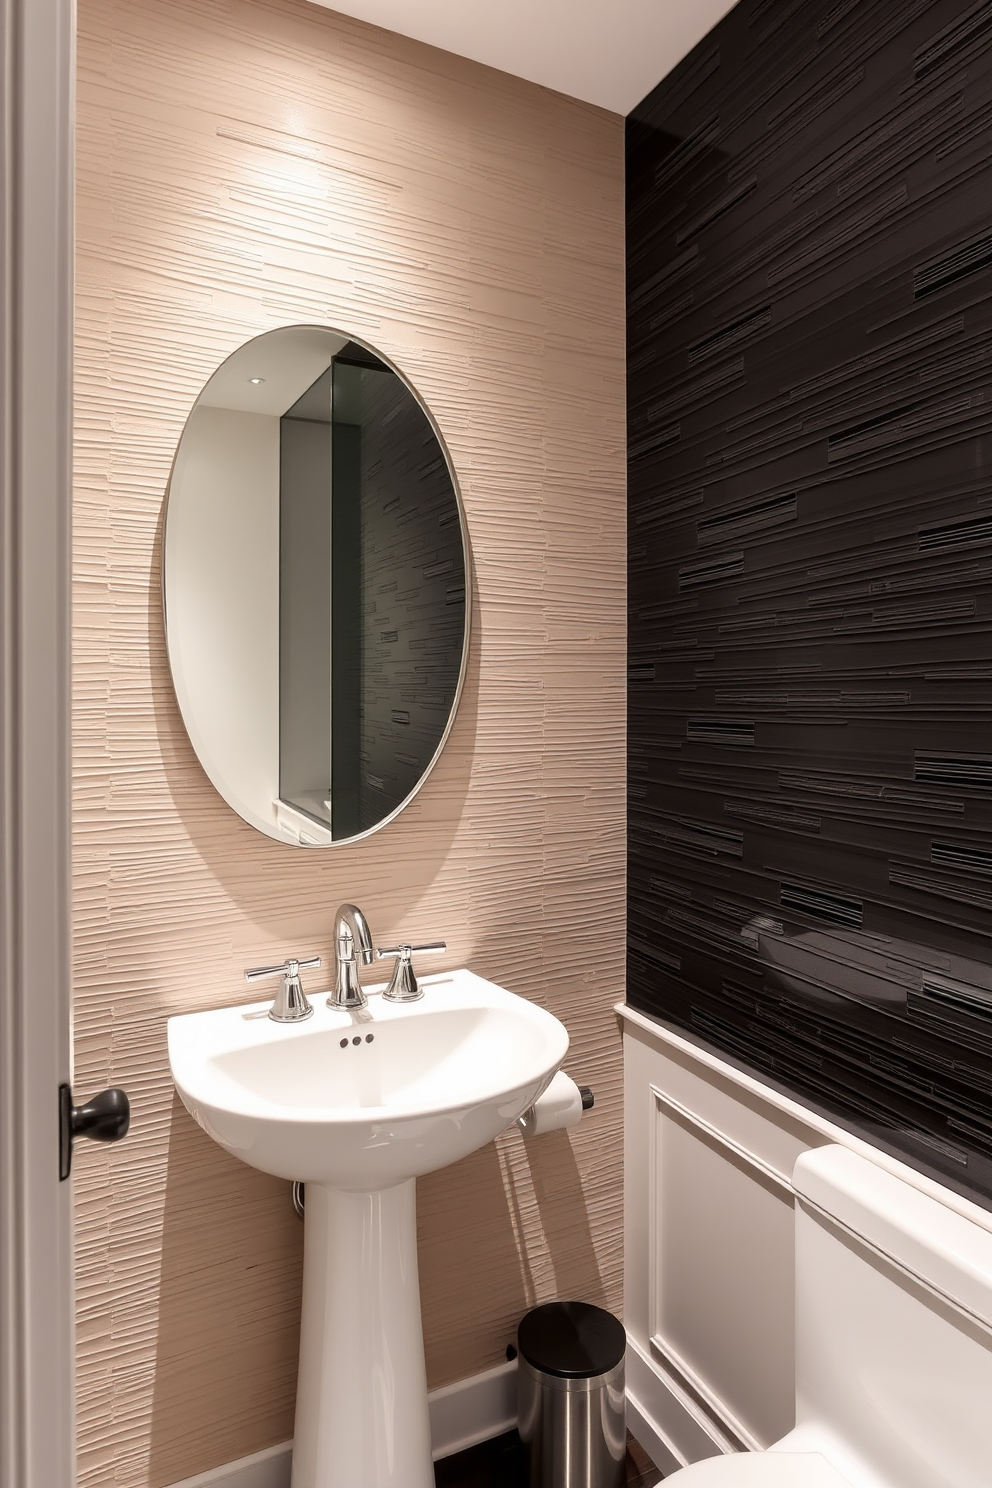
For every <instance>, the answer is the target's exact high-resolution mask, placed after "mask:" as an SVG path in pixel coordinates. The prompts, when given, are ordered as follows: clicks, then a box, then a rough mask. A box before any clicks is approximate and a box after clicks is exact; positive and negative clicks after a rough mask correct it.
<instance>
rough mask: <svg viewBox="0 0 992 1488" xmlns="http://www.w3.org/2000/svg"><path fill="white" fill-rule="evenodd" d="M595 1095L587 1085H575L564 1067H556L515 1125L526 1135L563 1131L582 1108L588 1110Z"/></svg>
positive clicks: (594, 1102) (533, 1135)
mask: <svg viewBox="0 0 992 1488" xmlns="http://www.w3.org/2000/svg"><path fill="white" fill-rule="evenodd" d="M595 1104H596V1097H595V1095H594V1094H593V1092H592V1089H591V1088H590V1086H588V1085H576V1083H575V1081H574V1080H573V1079H572V1078H571V1077H570V1076H569V1075H566V1073H565V1071H564V1070H558V1072H557V1073H556V1074H555V1075H554V1077H553V1078H552V1080H551V1083H550V1084H549V1085H548V1088H547V1090H545V1092H544V1094H543V1095H539V1096H538V1098H537V1100H536V1101H535V1102H534V1104H533V1105H532V1106H530V1107H529V1108H528V1109H527V1110H526V1111H525V1112H524V1113H523V1115H522V1116H520V1117H518V1118H517V1125H518V1126H519V1128H520V1130H521V1131H522V1132H523V1134H524V1136H525V1137H539V1136H541V1135H543V1133H544V1132H549V1131H563V1130H565V1129H566V1128H567V1127H569V1126H574V1125H575V1124H576V1122H577V1121H579V1120H580V1119H581V1117H582V1113H583V1112H584V1111H591V1110H592V1108H593V1106H594V1105H595Z"/></svg>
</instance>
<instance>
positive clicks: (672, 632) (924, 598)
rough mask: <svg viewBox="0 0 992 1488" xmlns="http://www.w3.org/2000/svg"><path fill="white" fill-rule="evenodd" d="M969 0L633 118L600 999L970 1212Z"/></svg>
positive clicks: (975, 616)
mask: <svg viewBox="0 0 992 1488" xmlns="http://www.w3.org/2000/svg"><path fill="white" fill-rule="evenodd" d="M990 97H992V9H990V6H989V3H988V0H983V3H981V4H978V5H975V4H972V5H967V4H961V3H954V0H907V3H906V4H901V5H893V4H891V3H890V0H857V3H853V0H850V3H849V0H799V3H796V4H790V5H775V4H768V3H767V0H741V3H739V4H738V5H737V6H735V7H734V9H733V10H732V11H731V12H730V13H729V14H728V15H727V16H726V18H725V19H724V20H723V21H722V22H721V23H720V25H719V26H717V27H716V28H715V30H714V31H713V32H711V33H710V35H709V36H708V37H706V38H705V40H704V41H703V42H702V43H701V45H700V46H699V47H697V48H696V50H695V51H694V52H693V53H692V54H691V55H690V56H689V57H688V58H686V60H685V62H684V63H683V64H682V65H681V66H680V67H679V68H677V69H676V71H675V72H674V73H673V74H672V75H671V76H670V77H669V78H667V79H666V80H665V81H664V83H662V84H661V85H660V86H659V88H657V89H656V90H655V92H654V93H652V94H651V95H649V97H648V98H647V99H645V100H644V102H643V104H641V105H640V106H639V107H638V108H637V109H635V110H634V112H633V113H632V115H631V116H630V118H629V119H628V122H627V180H628V201H627V226H628V262H627V270H628V347H629V365H628V390H629V394H628V396H629V411H628V427H629V454H630V464H629V504H630V591H629V592H630V613H629V650H630V661H629V677H630V685H629V742H630V807H629V884H630V918H629V923H630V949H629V996H630V999H631V1001H632V1002H633V1003H634V1004H635V1005H636V1006H638V1007H640V1008H642V1009H644V1010H646V1011H648V1012H651V1013H653V1014H655V1015H657V1016H660V1017H662V1018H664V1019H666V1020H668V1021H670V1022H672V1023H674V1024H675V1025H677V1026H679V1027H681V1028H682V1029H684V1030H687V1031H689V1032H690V1033H691V1034H693V1035H694V1036H695V1037H697V1038H698V1039H700V1040H702V1041H704V1042H706V1043H709V1044H712V1045H715V1046H716V1047H718V1048H719V1049H720V1050H722V1051H723V1052H724V1053H725V1054H726V1055H727V1056H728V1057H730V1058H731V1059H734V1060H737V1061H739V1062H741V1063H743V1064H745V1065H747V1066H748V1067H749V1068H753V1069H757V1070H759V1071H760V1072H761V1073H762V1075H763V1076H764V1077H765V1078H766V1079H768V1080H770V1081H771V1082H772V1083H775V1084H778V1085H779V1086H780V1087H781V1088H783V1089H785V1090H789V1091H792V1092H795V1093H798V1094H800V1095H802V1096H803V1097H804V1098H805V1099H807V1100H808V1101H811V1102H812V1103H813V1104H814V1105H816V1106H818V1108H820V1109H822V1110H824V1111H825V1112H827V1113H828V1114H829V1115H830V1116H832V1117H833V1118H834V1119H837V1120H839V1121H840V1122H842V1123H846V1124H848V1125H851V1126H853V1127H855V1128H856V1129H858V1130H860V1131H862V1132H864V1133H867V1134H868V1135H869V1136H870V1137H871V1138H872V1140H874V1141H876V1142H879V1143H880V1144H882V1145H883V1146H886V1147H887V1148H888V1149H889V1150H892V1151H894V1152H896V1153H898V1155H900V1156H902V1157H904V1158H905V1159H907V1160H908V1161H910V1162H912V1163H914V1164H916V1165H917V1166H919V1167H921V1168H924V1169H926V1170H928V1171H931V1172H934V1173H936V1174H938V1175H939V1176H940V1177H941V1178H942V1179H943V1180H944V1181H946V1182H948V1183H950V1184H952V1185H953V1186H955V1187H957V1188H959V1189H961V1190H962V1191H964V1192H968V1193H970V1194H972V1195H973V1196H977V1197H978V1198H980V1199H981V1201H982V1202H984V1203H986V1204H992V753H990V752H989V751H990V741H992V361H990V359H989V345H990V344H992V252H990V244H992V238H990V236H989V225H988V224H989V203H990V201H992V110H990V107H989V98H990Z"/></svg>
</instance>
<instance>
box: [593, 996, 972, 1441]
mask: <svg viewBox="0 0 992 1488" xmlns="http://www.w3.org/2000/svg"><path fill="white" fill-rule="evenodd" d="M618 1012H619V1013H620V1015H621V1017H622V1019H623V1022H624V1041H623V1043H624V1102H625V1110H626V1115H625V1121H624V1134H625V1135H624V1143H625V1172H626V1184H625V1197H624V1324H625V1326H626V1328H627V1339H628V1344H627V1393H628V1422H629V1426H630V1430H631V1431H632V1432H633V1434H634V1435H635V1436H636V1437H637V1439H638V1440H639V1441H640V1443H641V1445H642V1446H643V1447H644V1448H645V1449H646V1450H647V1451H649V1452H650V1453H651V1455H652V1456H653V1457H654V1460H655V1461H656V1462H657V1463H658V1465H659V1466H660V1467H662V1468H664V1469H666V1470H669V1469H671V1468H674V1467H675V1466H677V1465H679V1466H682V1465H685V1464H686V1463H688V1462H697V1461H699V1460H700V1459H702V1458H705V1457H712V1456H715V1455H717V1454H718V1453H721V1452H734V1451H740V1450H742V1449H753V1448H755V1447H763V1446H767V1445H768V1444H769V1443H770V1442H771V1441H774V1440H777V1439H778V1438H779V1437H780V1436H784V1435H785V1433H786V1432H787V1431H789V1430H790V1429H791V1427H792V1425H793V1423H794V1419H795V1410H794V1407H795V1365H794V1354H793V1348H794V1339H793V1331H794V1330H793V1298H794V1285H795V1280H794V1273H795V1237H794V1228H793V1221H794V1207H793V1192H792V1181H791V1175H792V1171H793V1169H794V1167H795V1163H796V1159H797V1158H798V1157H799V1156H800V1154H801V1153H803V1152H805V1151H807V1150H808V1149H809V1148H811V1147H819V1146H822V1145H823V1144H824V1143H826V1142H836V1143H839V1144H840V1145H841V1146H846V1147H849V1148H850V1149H851V1150H852V1151H854V1152H857V1153H859V1154H860V1155H861V1156H863V1157H867V1158H869V1159H870V1160H871V1161H872V1162H875V1163H876V1164H878V1165H879V1166H880V1167H882V1168H884V1169H886V1170H887V1171H888V1172H891V1173H894V1174H895V1175H896V1176H897V1177H899V1178H901V1179H902V1180H903V1181H904V1182H906V1183H910V1184H912V1185H913V1186H914V1187H916V1188H918V1189H919V1190H920V1191H921V1192H923V1193H927V1194H930V1195H931V1196H932V1197H935V1198H937V1199H939V1200H940V1201H941V1202H942V1203H944V1204H946V1205H947V1206H948V1207H949V1208H951V1209H952V1210H955V1211H956V1212H957V1213H960V1214H964V1215H966V1216H967V1218H968V1219H970V1220H972V1221H973V1222H975V1223H977V1224H980V1225H981V1226H982V1227H983V1228H985V1229H987V1230H990V1231H992V1213H990V1212H989V1210H987V1209H985V1208H984V1207H980V1206H979V1205H978V1204H975V1203H973V1202H972V1201H971V1200H969V1199H967V1198H965V1197H963V1196H960V1195H957V1194H954V1193H952V1192H950V1191H948V1190H947V1189H946V1188H944V1187H943V1185H941V1184H939V1183H937V1182H935V1181H934V1180H933V1179H931V1178H929V1177H928V1176H927V1175H926V1174H925V1173H921V1172H919V1171H917V1170H916V1168H910V1167H907V1166H906V1164H905V1163H903V1162H900V1161H899V1160H898V1159H896V1158H894V1157H892V1156H890V1155H888V1154H886V1153H885V1152H882V1151H880V1150H878V1149H877V1148H876V1147H874V1146H872V1145H871V1144H870V1143H868V1142H865V1141H864V1140H863V1139H861V1138H859V1137H858V1136H855V1135H854V1134H853V1133H851V1132H850V1131H848V1130H847V1129H845V1128H844V1127H842V1126H839V1125H838V1124H836V1123H834V1122H831V1121H829V1120H827V1119H826V1118H825V1117H823V1116H821V1115H819V1114H817V1113H816V1112H814V1111H812V1110H808V1109H806V1108H805V1107H804V1106H803V1105H802V1104H801V1103H800V1102H798V1101H796V1100H794V1099H792V1098H791V1097H789V1096H787V1095H784V1094H783V1093H782V1092H781V1091H779V1090H777V1089H776V1088H775V1087H774V1086H772V1085H770V1084H768V1083H766V1082H765V1081H763V1080H760V1079H758V1078H757V1077H755V1076H754V1075H751V1074H748V1073H747V1072H746V1071H744V1070H741V1069H738V1068H737V1067H735V1065H734V1064H732V1063H730V1062H728V1061H727V1060H724V1059H721V1058H720V1057H719V1056H718V1055H716V1054H714V1053H713V1052H712V1051H710V1050H709V1049H707V1048H706V1047H705V1045H704V1044H703V1043H702V1042H701V1041H697V1040H696V1039H695V1038H693V1036H692V1035H686V1034H683V1033H682V1032H680V1031H679V1029H677V1028H675V1027H672V1026H666V1025H664V1024H662V1023H660V1022H658V1021H657V1020H656V1019H654V1018H651V1017H649V1016H647V1015H645V1014H643V1013H640V1012H638V1011H636V1010H635V1009H633V1008H630V1007H623V1008H618Z"/></svg>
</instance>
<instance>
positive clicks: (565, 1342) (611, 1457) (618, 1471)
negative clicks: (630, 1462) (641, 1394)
mask: <svg viewBox="0 0 992 1488" xmlns="http://www.w3.org/2000/svg"><path fill="white" fill-rule="evenodd" d="M626 1347H627V1335H626V1334H625V1332H624V1330H623V1324H622V1323H619V1322H617V1320H616V1318H615V1317H614V1316H613V1314H612V1313H609V1312H605V1311H604V1310H603V1308H602V1307H593V1306H591V1305H590V1304H589V1303H588V1302H547V1303H545V1305H544V1306H543V1307H534V1308H532V1309H531V1311H530V1312H528V1313H527V1314H526V1315H525V1317H523V1318H522V1320H521V1322H520V1326H519V1328H518V1329H517V1381H518V1385H517V1391H518V1395H517V1412H518V1426H519V1430H520V1439H521V1441H523V1443H524V1444H525V1446H526V1447H527V1449H528V1453H529V1457H530V1488H621V1485H622V1484H623V1482H624V1476H625V1469H624V1458H625V1455H626V1449H627V1430H626V1424H627V1423H626V1397H625V1394H624V1353H625V1350H626Z"/></svg>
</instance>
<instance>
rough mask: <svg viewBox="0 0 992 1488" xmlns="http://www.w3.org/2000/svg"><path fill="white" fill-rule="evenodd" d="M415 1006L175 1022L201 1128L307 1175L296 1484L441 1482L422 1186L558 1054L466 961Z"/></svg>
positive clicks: (428, 1487) (553, 1030) (542, 1027)
mask: <svg viewBox="0 0 992 1488" xmlns="http://www.w3.org/2000/svg"><path fill="white" fill-rule="evenodd" d="M421 985H422V986H423V988H424V997H423V998H422V999H421V1000H420V1001H419V1002H414V1003H408V1004H401V1003H389V1002H386V1001H384V999H383V998H382V997H381V996H380V995H377V994H376V992H375V991H374V990H373V991H371V992H370V994H369V1005H368V1007H367V1008H362V1009H358V1010H357V1011H355V1012H344V1011H341V1010H340V1009H336V1008H335V1009H331V1008H329V1007H327V1006H326V1004H325V999H324V997H323V996H318V997H314V999H313V1001H314V1015H313V1017H312V1018H310V1019H308V1020H307V1021H306V1022H305V1023H295V1024H293V1023H274V1022H272V1020H271V1019H270V1018H268V1017H267V1016H266V1015H267V1013H268V1009H269V1006H270V1004H269V1003H268V1002H265V1003H258V1004H254V1005H252V1006H249V1007H245V1006H241V1007H232V1008H220V1009H218V1010H217V1011H215V1012H207V1013H190V1014H187V1015H186V1016H183V1017H178V1018H170V1019H169V1061H170V1064H171V1067H172V1077H173V1079H174V1081H175V1084H176V1089H177V1090H178V1091H179V1094H180V1095H181V1096H182V1099H183V1103H184V1104H185V1106H186V1108H187V1110H188V1111H189V1112H190V1114H191V1115H192V1116H193V1117H194V1118H195V1120H196V1121H198V1122H199V1124H200V1126H202V1127H203V1129H204V1131H205V1132H207V1133H208V1135H209V1136H211V1137H213V1139H214V1141H216V1142H219V1143H220V1145H221V1146H222V1147H224V1148H225V1149H226V1150H227V1151H228V1152H230V1153H232V1154H233V1155H234V1156H235V1157H239V1158H241V1160H242V1161H243V1162H246V1163H249V1164H250V1165H251V1166H252V1167H255V1168H260V1169H261V1170H262V1172H264V1173H273V1174H275V1175H276V1176H277V1177H280V1178H288V1179H301V1180H303V1181H304V1182H305V1183H306V1186H307V1187H306V1229H305V1238H304V1266H303V1320H302V1329H301V1336H300V1374H299V1384H298V1387H297V1401H296V1431H295V1436H294V1445H293V1488H433V1484H434V1470H433V1464H432V1461H431V1440H430V1423H429V1420H428V1413H427V1380H426V1374H425V1370H424V1347H423V1334H422V1330H421V1321H420V1292H419V1286H418V1279H417V1224H416V1197H415V1182H414V1180H415V1179H416V1177H417V1175H418V1174H419V1173H429V1172H431V1171H432V1169H434V1168H441V1167H445V1166H446V1165H447V1164H448V1163H451V1162H456V1161H457V1160H458V1159H459V1158H461V1157H466V1156H467V1155H468V1153H470V1152H474V1151H475V1150H476V1148H478V1147H483V1146H485V1144H486V1143H487V1142H490V1141H492V1139H493V1137H495V1136H497V1135H498V1134H499V1132H501V1131H502V1130H503V1129H504V1128H505V1127H507V1126H508V1125H509V1124H510V1123H511V1122H512V1121H515V1120H516V1118H517V1117H518V1116H520V1115H521V1114H522V1113H523V1112H524V1111H525V1110H526V1109H527V1108H528V1106H530V1105H532V1104H533V1102H534V1101H535V1100H536V1099H537V1097H538V1096H539V1095H540V1094H541V1093H542V1091H543V1090H544V1089H545V1088H546V1086H547V1085H548V1083H549V1082H550V1080H551V1078H552V1076H553V1075H554V1073H555V1071H556V1070H557V1069H558V1067H559V1065H560V1064H561V1062H562V1060H563V1059H564V1057H565V1052H566V1050H567V1048H568V1034H567V1033H566V1031H565V1029H564V1027H563V1026H562V1024H561V1023H559V1021H558V1019H557V1018H554V1017H552V1015H551V1014H550V1013H548V1012H546V1011H545V1010H544V1009H543V1008H540V1007H537V1006H536V1005H535V1004H534V1003H531V1002H527V1001H526V1000H525V999H524V998H521V997H517V996H515V995H514V994H513V993H512V992H507V991H506V990H505V989H504V988H502V987H497V986H495V985H494V984H493V983H492V982H486V981H483V979H482V978H481V977H477V976H475V975H473V973H472V972H470V971H464V970H463V971H456V972H451V973H448V974H446V975H443V976H438V977H430V978H425V979H423V980H422V981H421Z"/></svg>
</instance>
